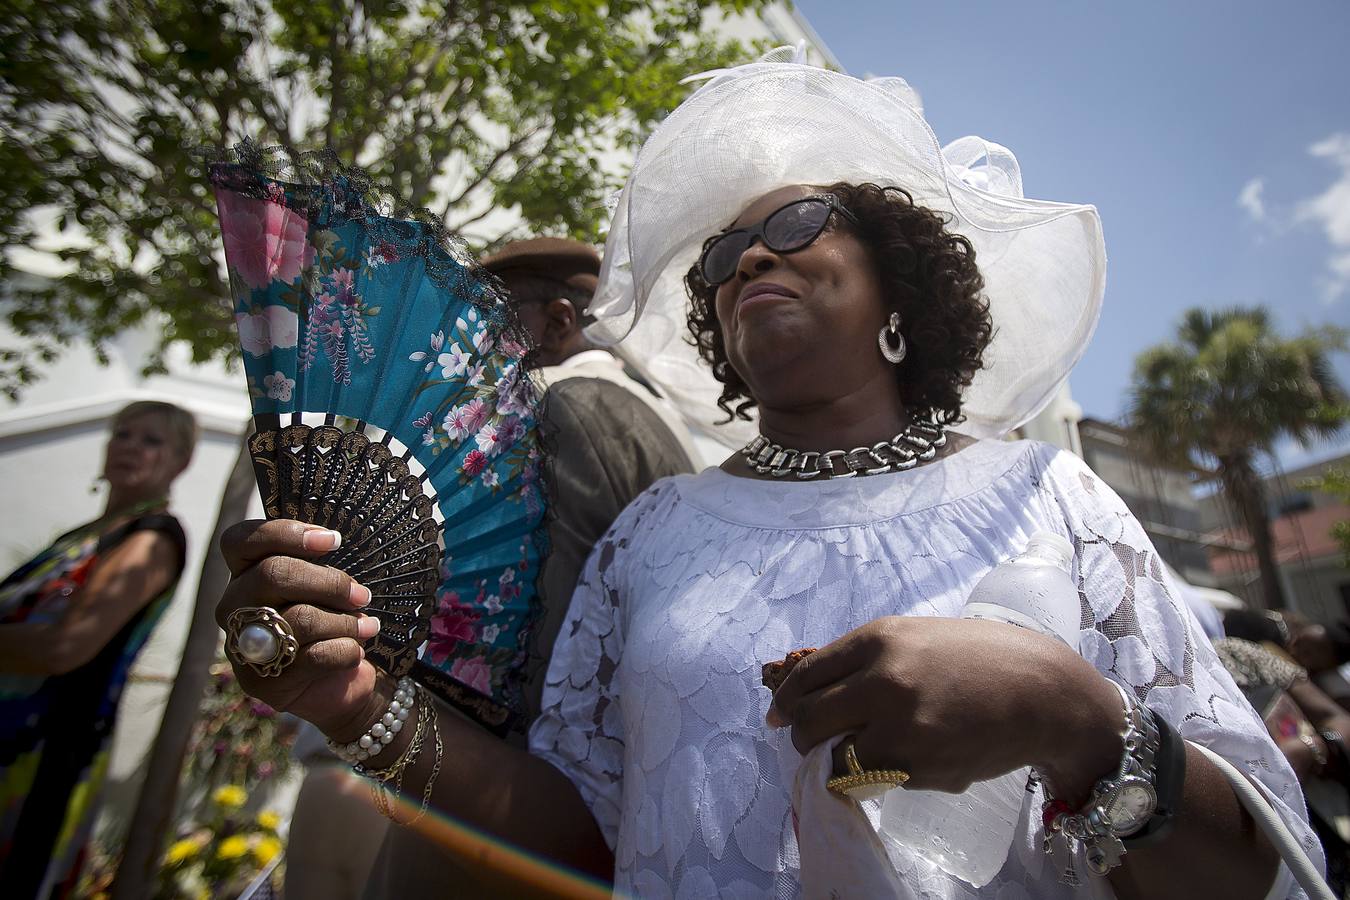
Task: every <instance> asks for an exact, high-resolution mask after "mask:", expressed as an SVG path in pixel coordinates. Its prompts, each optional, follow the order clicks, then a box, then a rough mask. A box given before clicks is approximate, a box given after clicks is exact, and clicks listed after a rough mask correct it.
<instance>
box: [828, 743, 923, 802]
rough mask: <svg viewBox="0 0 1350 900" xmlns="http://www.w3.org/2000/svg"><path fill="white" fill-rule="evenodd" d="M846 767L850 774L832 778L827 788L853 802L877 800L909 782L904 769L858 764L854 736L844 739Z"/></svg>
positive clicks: (907, 774)
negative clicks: (879, 767) (866, 767)
mask: <svg viewBox="0 0 1350 900" xmlns="http://www.w3.org/2000/svg"><path fill="white" fill-rule="evenodd" d="M844 766H845V767H846V768H847V769H848V774H847V775H840V776H838V777H836V778H831V779H830V780H829V781H827V782H825V787H827V788H829V789H830V790H831V791H833V792H834V793H836V794H839V795H840V796H843V797H849V798H851V799H853V800H872V799H875V798H877V797H880V796H881V795H882V794H884V793H886V792H887V791H890V790H894V789H895V788H898V787H902V786H903V785H904V783H905V782H906V781H909V773H908V772H906V771H905V770H904V769H872V770H870V771H869V770H867V769H864V768H863V767H862V765H861V764H860V763H859V762H858V751H857V749H855V748H854V746H853V738H852V736H850V737H846V738H844Z"/></svg>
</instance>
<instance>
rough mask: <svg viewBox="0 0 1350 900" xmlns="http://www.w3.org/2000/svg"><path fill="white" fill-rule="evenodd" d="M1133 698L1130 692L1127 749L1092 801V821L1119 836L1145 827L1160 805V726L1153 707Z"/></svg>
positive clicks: (1089, 815)
mask: <svg viewBox="0 0 1350 900" xmlns="http://www.w3.org/2000/svg"><path fill="white" fill-rule="evenodd" d="M1121 693H1122V695H1125V692H1124V691H1122V692H1121ZM1132 700H1133V698H1130V697H1128V696H1126V704H1127V705H1126V721H1127V726H1126V730H1125V752H1124V754H1122V756H1121V760H1120V768H1119V770H1117V771H1116V772H1113V773H1112V774H1111V775H1108V776H1107V777H1106V778H1103V779H1101V780H1100V781H1098V782H1097V784H1096V786H1095V787H1094V788H1093V790H1092V799H1091V800H1090V801H1089V802H1088V820H1089V824H1091V825H1092V826H1094V830H1096V831H1110V833H1111V834H1114V835H1115V836H1116V837H1118V838H1126V837H1129V836H1130V835H1133V834H1134V833H1136V832H1138V831H1140V830H1142V829H1143V827H1144V826H1145V825H1147V824H1148V821H1149V819H1151V818H1152V817H1153V814H1154V813H1155V812H1156V811H1157V809H1158V792H1157V790H1156V789H1155V788H1154V778H1155V773H1154V769H1155V767H1156V761H1157V758H1158V749H1159V743H1160V741H1159V737H1158V726H1157V723H1156V720H1155V717H1154V715H1153V711H1152V710H1150V709H1149V708H1148V707H1146V706H1144V705H1143V704H1141V703H1139V702H1137V701H1135V702H1131V701H1132ZM1094 819H1095V821H1094Z"/></svg>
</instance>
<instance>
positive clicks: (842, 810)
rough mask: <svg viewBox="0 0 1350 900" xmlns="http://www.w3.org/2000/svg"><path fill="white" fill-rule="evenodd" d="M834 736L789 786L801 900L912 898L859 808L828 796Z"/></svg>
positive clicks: (820, 746) (800, 768)
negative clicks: (814, 899) (813, 899)
mask: <svg viewBox="0 0 1350 900" xmlns="http://www.w3.org/2000/svg"><path fill="white" fill-rule="evenodd" d="M843 740H844V736H843V735H837V736H835V737H832V738H830V739H829V740H828V741H825V742H823V743H820V744H817V745H816V746H815V747H813V748H811V752H809V753H807V754H806V757H805V758H804V759H803V760H802V764H801V765H800V766H798V767H797V776H796V778H794V779H793V784H792V813H793V816H794V819H795V821H796V822H798V823H805V826H804V827H801V826H800V825H799V827H798V828H797V850H798V855H799V856H800V863H801V867H800V874H801V883H802V895H803V896H805V897H840V898H843V897H892V898H894V900H912V898H914V896H915V894H914V892H913V891H912V890H910V888H909V885H908V884H906V883H905V882H903V881H901V880H900V875H899V873H898V872H896V870H895V866H893V865H892V864H891V860H890V857H889V856H887V854H886V847H885V845H884V844H882V842H881V839H880V838H879V837H878V836H877V829H876V827H875V826H874V825H873V824H872V822H871V821H869V820H868V817H867V815H866V814H865V813H864V812H863V810H862V808H861V807H860V806H859V804H857V803H854V802H853V801H852V800H849V799H846V798H844V797H840V796H839V795H837V794H834V793H832V792H831V791H830V790H829V788H828V787H826V785H827V784H828V783H829V780H830V776H831V775H833V774H834V771H833V770H834V748H835V747H836V746H837V745H838V744H839V743H840V742H842V741H843Z"/></svg>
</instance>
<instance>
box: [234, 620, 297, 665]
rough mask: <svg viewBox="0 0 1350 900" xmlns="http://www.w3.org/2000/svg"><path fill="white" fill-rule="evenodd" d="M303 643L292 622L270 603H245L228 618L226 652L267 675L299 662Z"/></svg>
mask: <svg viewBox="0 0 1350 900" xmlns="http://www.w3.org/2000/svg"><path fill="white" fill-rule="evenodd" d="M299 651H300V644H299V642H298V641H296V639H295V632H293V631H291V624H290V623H289V622H287V621H286V620H285V619H283V618H282V617H281V613H279V612H277V611H276V610H275V609H273V608H272V607H270V606H245V607H241V608H240V609H236V610H235V611H234V612H232V613H230V615H229V618H227V619H226V620H225V652H226V653H228V654H229V655H230V658H231V659H235V660H238V661H239V662H242V663H244V664H245V665H247V666H248V667H249V668H250V669H252V670H253V671H254V672H257V673H258V674H259V675H261V676H262V677H263V678H272V677H273V676H276V675H280V674H281V672H282V670H283V669H285V668H286V667H287V666H289V665H290V664H291V663H293V662H295V656H296V654H297V653H298V652H299Z"/></svg>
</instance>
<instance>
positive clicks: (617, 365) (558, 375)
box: [536, 350, 720, 469]
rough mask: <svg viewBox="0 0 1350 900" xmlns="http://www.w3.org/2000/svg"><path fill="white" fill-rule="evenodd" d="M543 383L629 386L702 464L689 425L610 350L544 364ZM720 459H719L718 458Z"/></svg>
mask: <svg viewBox="0 0 1350 900" xmlns="http://www.w3.org/2000/svg"><path fill="white" fill-rule="evenodd" d="M536 374H537V376H538V377H539V378H540V379H541V380H542V381H543V383H544V385H545V386H547V385H550V384H556V383H558V382H559V381H563V380H564V379H567V378H601V379H604V380H605V381H611V382H613V383H614V384H617V385H619V386H620V387H623V388H626V389H627V390H628V392H629V393H631V394H632V395H633V396H634V397H637V398H638V399H639V400H641V401H642V402H643V403H645V404H646V405H647V406H648V407H649V408H650V409H651V410H652V412H654V413H656V414H657V415H658V416H660V417H661V421H662V422H664V423H665V424H666V427H667V428H669V429H670V432H671V434H673V435H675V440H677V441H679V443H680V448H681V449H682V450H684V453H685V455H686V456H688V457H689V461H690V462H691V463H693V464H694V468H695V469H700V468H702V467H703V465H704V462H705V455H704V454H703V453H702V452H701V451H700V449H699V448H698V447H697V446H696V445H695V444H694V439H693V437H692V436H691V435H690V433H689V428H688V427H687V426H686V425H685V424H684V420H683V419H682V418H681V417H680V414H679V413H678V412H677V411H676V410H675V409H674V407H672V406H671V405H670V404H669V403H667V402H666V401H665V400H663V399H661V398H660V397H658V396H656V395H655V394H653V393H652V392H651V391H649V390H647V389H646V388H645V387H643V386H642V385H641V384H639V383H638V382H637V381H635V380H633V379H632V378H630V377H629V375H628V373H627V372H625V371H624V370H623V361H622V360H620V359H617V358H615V356H614V354H612V353H610V352H609V351H608V350H583V351H581V352H580V353H574V354H572V355H571V356H569V357H567V359H565V360H563V361H562V362H560V363H558V365H556V366H544V367H543V368H541V369H538V370H537V371H536ZM719 461H720V460H719Z"/></svg>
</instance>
